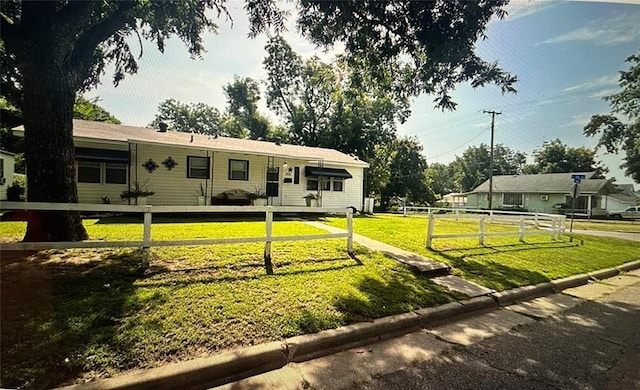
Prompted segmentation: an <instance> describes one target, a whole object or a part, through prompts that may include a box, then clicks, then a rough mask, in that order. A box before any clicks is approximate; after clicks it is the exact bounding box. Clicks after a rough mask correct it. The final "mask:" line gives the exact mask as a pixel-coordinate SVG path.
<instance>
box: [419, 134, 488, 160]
mask: <svg viewBox="0 0 640 390" xmlns="http://www.w3.org/2000/svg"><path fill="white" fill-rule="evenodd" d="M486 130H487V129H482V130H481V131H480V132H479V133H478V134H476V135H474V136H473V137H472V138H470V139H468V140H466V141H464V143H462V144H461V145H458V146H456V147H455V148H453V149H449V150H447V151H446V152H444V153H440V154H437V155H435V156H432V157H427V161H429V160H433V159H434V158H438V157H442V156H444V155H447V154H449V153H451V152H453V151H454V150H457V149H460V148H461V147H463V146H467V145H468V144H469V142H471V141H473V140H475V139H476V138H478V137H480V136H481V135H482V134H483V133H484V132H485V131H486Z"/></svg>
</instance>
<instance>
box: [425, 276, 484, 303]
mask: <svg viewBox="0 0 640 390" xmlns="http://www.w3.org/2000/svg"><path fill="white" fill-rule="evenodd" d="M431 281H432V282H433V283H435V284H437V285H440V286H443V287H446V288H448V289H449V290H451V291H455V292H459V293H462V294H464V295H466V296H468V297H471V298H474V297H479V296H482V295H487V294H491V293H492V292H495V290H492V289H490V288H486V287H484V286H481V285H479V284H476V283H473V282H470V281H468V280H464V279H462V278H461V277H458V276H455V275H447V276H439V277H437V278H433V279H431Z"/></svg>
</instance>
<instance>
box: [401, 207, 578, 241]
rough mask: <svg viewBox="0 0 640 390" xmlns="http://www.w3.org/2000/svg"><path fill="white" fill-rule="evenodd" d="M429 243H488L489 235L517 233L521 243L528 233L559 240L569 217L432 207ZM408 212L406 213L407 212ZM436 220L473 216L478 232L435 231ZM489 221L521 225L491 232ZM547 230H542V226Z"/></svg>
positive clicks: (428, 223) (499, 235)
mask: <svg viewBox="0 0 640 390" xmlns="http://www.w3.org/2000/svg"><path fill="white" fill-rule="evenodd" d="M428 209H429V210H428V222H427V243H426V246H427V248H428V249H433V240H434V239H441V238H478V242H479V244H480V245H484V239H485V238H487V237H509V236H513V237H515V236H517V237H518V239H519V241H520V242H524V238H525V237H526V236H539V235H541V234H549V235H550V236H551V239H552V240H557V239H558V238H559V237H560V236H561V235H562V234H564V232H565V226H566V217H565V216H564V215H557V214H545V213H527V212H517V211H496V210H473V209H445V208H435V207H430V208H428ZM405 215H406V212H405ZM436 219H454V220H459V219H473V220H477V221H478V232H477V233H450V234H434V229H435V222H436ZM487 223H496V224H507V225H517V226H518V230H517V231H510V232H488V231H487V229H486V224H487ZM527 228H535V229H536V230H535V231H527V230H526V229H527ZM541 228H543V229H545V230H544V231H543V233H541V231H540V230H538V229H541Z"/></svg>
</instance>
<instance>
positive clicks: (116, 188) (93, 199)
mask: <svg viewBox="0 0 640 390" xmlns="http://www.w3.org/2000/svg"><path fill="white" fill-rule="evenodd" d="M75 146H76V147H81V148H92V149H109V150H121V151H125V150H128V147H127V145H123V144H119V145H108V146H107V145H105V144H103V143H98V142H90V141H77V140H76V141H75ZM103 169H104V167H103ZM126 189H127V185H126V184H98V183H78V202H80V203H102V198H103V197H105V196H106V197H108V198H109V200H110V202H111V204H127V201H126V200H121V199H120V193H122V191H124V190H126Z"/></svg>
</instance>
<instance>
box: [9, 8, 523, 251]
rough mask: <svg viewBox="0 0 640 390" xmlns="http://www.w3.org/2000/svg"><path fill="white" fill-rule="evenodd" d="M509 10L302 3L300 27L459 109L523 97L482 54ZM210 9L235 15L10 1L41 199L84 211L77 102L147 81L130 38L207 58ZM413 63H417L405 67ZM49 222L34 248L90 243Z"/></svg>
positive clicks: (264, 25)
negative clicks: (497, 90) (126, 82)
mask: <svg viewBox="0 0 640 390" xmlns="http://www.w3.org/2000/svg"><path fill="white" fill-rule="evenodd" d="M506 3H507V0H486V1H475V2H468V1H465V0H456V1H447V2H403V3H400V2H398V3H385V2H377V1H367V2H364V3H361V2H359V1H355V0H351V1H340V2H327V1H307V0H300V7H299V8H300V11H299V14H300V15H301V16H300V19H299V22H298V24H299V27H300V30H301V31H302V32H303V33H304V34H305V35H306V36H307V37H309V38H310V39H311V40H312V41H313V42H316V43H320V44H322V45H330V44H332V43H333V42H335V41H339V40H340V41H343V42H346V43H347V52H348V54H349V57H350V58H351V59H360V60H361V61H362V62H363V63H364V64H365V65H366V67H365V68H366V69H367V70H368V71H369V72H371V73H372V74H374V73H375V74H382V75H383V76H384V77H386V74H391V75H392V78H393V79H397V80H401V81H402V84H403V85H404V88H403V89H402V90H401V92H402V93H406V94H410V95H416V94H418V93H421V92H426V93H432V94H434V95H435V96H436V105H437V106H439V107H443V108H454V107H455V103H453V102H452V101H451V98H450V96H449V95H448V92H449V91H450V90H451V89H452V88H453V87H454V86H455V85H456V84H457V83H460V82H470V83H471V85H472V86H474V87H475V86H481V85H484V84H487V83H496V84H498V85H499V86H500V87H501V88H502V90H503V91H513V87H512V85H513V84H514V83H515V81H516V79H515V77H513V76H511V75H508V74H506V73H505V72H504V71H502V70H501V69H500V68H498V66H497V64H495V63H487V62H485V61H483V60H481V59H480V58H479V57H478V56H477V55H475V52H474V48H475V41H476V40H477V39H479V38H484V35H483V31H484V29H485V27H486V24H487V23H488V21H489V19H490V18H491V16H492V15H494V14H495V15H497V16H498V17H502V16H503V15H504V10H503V7H504V5H505V4H506ZM210 9H213V10H214V11H217V13H218V15H220V14H221V13H225V14H226V9H225V7H224V0H183V1H180V2H170V1H160V0H155V1H154V0H148V1H142V0H138V1H114V0H103V1H63V0H59V1H43V2H36V1H19V0H13V1H3V2H0V14H1V15H0V16H1V17H0V21H1V26H0V29H1V30H2V42H3V45H4V46H3V47H4V48H5V49H6V53H7V55H8V56H9V57H10V58H11V59H14V60H15V69H16V72H15V74H16V75H18V76H19V84H20V85H21V86H22V99H21V104H19V105H18V107H20V109H21V110H22V112H23V114H24V118H25V123H24V125H25V142H26V159H27V161H28V163H29V177H28V187H29V189H30V191H29V194H28V196H29V201H44V202H60V203H69V202H77V187H76V184H75V180H74V168H73V161H74V151H73V139H72V127H73V123H72V116H73V103H74V99H75V96H76V94H77V93H78V92H80V91H84V90H87V89H88V88H90V87H92V86H94V85H95V84H96V83H97V82H98V81H99V78H100V75H102V74H103V72H104V70H105V68H106V65H107V64H108V63H112V64H113V65H114V69H115V72H114V77H113V81H114V82H115V83H116V84H117V83H118V82H119V81H121V80H122V79H123V78H124V77H125V74H127V73H129V74H132V73H135V72H136V71H137V68H138V64H137V61H136V56H135V54H134V51H133V50H132V48H131V47H130V46H129V44H128V39H127V38H128V37H130V36H132V35H134V34H137V36H138V37H140V38H144V39H148V40H151V41H153V42H155V43H156V44H157V47H158V49H159V50H160V51H164V49H165V42H166V41H167V40H168V39H169V38H170V37H172V36H177V37H178V38H179V39H181V40H182V41H183V42H184V43H185V44H186V46H187V48H188V51H189V53H190V54H191V55H192V56H193V57H197V56H199V55H200V54H201V53H202V51H203V49H204V48H203V43H202V38H201V34H202V32H203V31H206V30H209V31H215V30H216V27H217V26H216V25H215V24H214V22H213V21H212V20H211V19H210V18H209V17H208V16H207V15H208V13H207V12H206V11H207V10H210ZM245 10H246V11H247V13H248V14H249V20H250V26H251V34H250V35H252V36H255V35H256V34H258V33H260V32H263V31H266V30H269V29H272V30H274V32H276V33H277V32H278V30H281V29H282V28H283V26H284V16H285V15H284V13H283V12H282V11H280V10H279V9H278V8H277V6H275V3H274V2H273V1H271V0H246V3H245ZM405 58H408V59H410V60H408V61H407V63H406V64H405V66H398V65H399V63H401V62H402V61H403V60H404V59H405ZM3 64H5V62H3ZM4 72H5V70H4V66H3V73H4ZM37 215H38V220H34V223H29V225H28V227H27V233H26V235H25V240H33V239H35V240H40V239H51V240H78V239H84V238H86V237H87V234H86V231H85V229H84V227H83V226H82V223H81V220H80V218H79V216H78V215H77V214H76V213H38V214H37ZM36 226H39V227H41V229H39V230H36Z"/></svg>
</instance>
